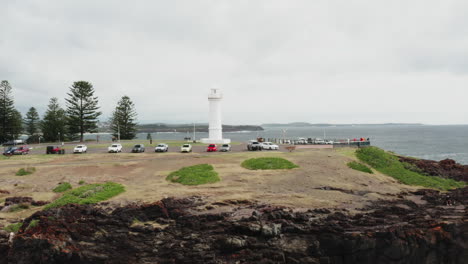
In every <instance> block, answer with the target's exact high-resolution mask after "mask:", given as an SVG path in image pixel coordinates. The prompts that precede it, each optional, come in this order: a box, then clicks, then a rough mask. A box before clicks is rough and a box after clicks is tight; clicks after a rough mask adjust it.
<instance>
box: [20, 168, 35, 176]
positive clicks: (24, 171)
mask: <svg viewBox="0 0 468 264" xmlns="http://www.w3.org/2000/svg"><path fill="white" fill-rule="evenodd" d="M35 171H36V168H34V167H27V168H21V169H19V170H18V171H17V172H16V176H25V175H29V174H33V173H34V172H35Z"/></svg>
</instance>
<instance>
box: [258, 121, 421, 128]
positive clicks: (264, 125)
mask: <svg viewBox="0 0 468 264" xmlns="http://www.w3.org/2000/svg"><path fill="white" fill-rule="evenodd" d="M422 125H423V124H420V123H383V124H326V123H316V124H312V123H307V122H293V123H283V124H281V123H270V124H262V125H261V126H262V127H330V126H422Z"/></svg>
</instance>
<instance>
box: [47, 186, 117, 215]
mask: <svg viewBox="0 0 468 264" xmlns="http://www.w3.org/2000/svg"><path fill="white" fill-rule="evenodd" d="M123 192H125V187H124V186H123V185H121V184H118V183H114V182H106V183H104V184H88V185H85V186H81V187H79V188H76V189H73V190H69V191H67V192H65V193H64V194H63V196H62V197H60V198H58V199H57V200H55V201H53V202H52V203H50V204H48V205H46V206H45V209H49V208H54V207H59V206H63V205H66V204H72V203H75V204H94V203H98V202H100V201H104V200H107V199H109V198H112V197H114V196H116V195H119V194H121V193H123Z"/></svg>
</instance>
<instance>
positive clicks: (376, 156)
mask: <svg viewBox="0 0 468 264" xmlns="http://www.w3.org/2000/svg"><path fill="white" fill-rule="evenodd" d="M356 156H357V157H358V158H359V160H361V161H363V162H365V163H367V164H369V165H370V166H372V167H373V168H374V169H376V170H378V171H380V172H382V173H383V174H386V175H388V176H391V177H393V178H395V179H397V180H399V181H400V182H401V183H403V184H408V185H417V186H424V187H428V188H435V189H440V190H450V189H454V188H461V187H464V186H465V183H463V182H459V181H455V180H452V179H445V178H442V177H437V176H426V175H422V174H420V173H418V172H415V171H412V170H409V169H408V166H407V165H405V164H403V163H402V162H400V161H399V159H398V157H397V156H395V155H394V154H392V153H389V152H386V151H384V150H382V149H379V148H377V147H367V148H361V149H359V150H357V151H356Z"/></svg>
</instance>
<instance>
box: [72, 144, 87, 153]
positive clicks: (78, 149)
mask: <svg viewBox="0 0 468 264" xmlns="http://www.w3.org/2000/svg"><path fill="white" fill-rule="evenodd" d="M86 151H88V147H87V146H86V145H77V146H76V147H75V148H74V149H73V153H86Z"/></svg>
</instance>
